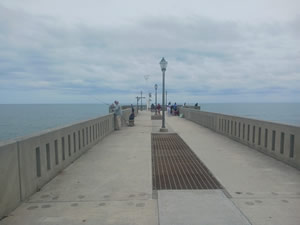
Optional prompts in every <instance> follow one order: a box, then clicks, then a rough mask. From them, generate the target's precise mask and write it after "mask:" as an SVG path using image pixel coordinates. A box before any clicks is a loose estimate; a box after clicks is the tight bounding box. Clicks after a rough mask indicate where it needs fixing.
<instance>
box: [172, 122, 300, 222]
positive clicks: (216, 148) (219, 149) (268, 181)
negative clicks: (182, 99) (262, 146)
mask: <svg viewBox="0 0 300 225" xmlns="http://www.w3.org/2000/svg"><path fill="white" fill-rule="evenodd" d="M167 127H168V128H172V129H173V130H174V131H175V132H178V134H179V135H180V136H181V137H182V138H183V140H184V141H185V142H186V143H187V144H188V145H189V146H190V147H191V149H192V150H193V151H194V152H195V153H196V154H197V155H198V157H199V158H200V159H201V160H202V161H203V162H204V163H205V164H206V166H207V167H208V168H209V169H210V171H211V172H212V173H213V174H214V175H215V177H216V178H217V179H218V180H219V181H220V183H221V184H222V185H223V186H224V187H225V189H226V190H227V192H228V193H229V194H230V195H231V196H232V198H231V200H232V201H233V202H234V203H235V204H236V205H237V206H238V207H239V208H240V209H241V210H242V212H243V213H244V214H245V215H246V216H247V217H248V219H249V220H250V221H251V223H252V224H254V225H266V224H267V225H271V224H272V225H282V224H285V225H287V224H288V225H299V224H300V214H299V212H300V171H299V170H297V169H295V168H293V167H290V166H288V165H286V164H284V163H282V162H280V161H278V160H276V159H274V158H272V157H269V156H266V155H264V154H262V153H260V152H258V151H256V150H254V149H251V148H249V147H247V146H245V145H243V144H240V143H238V142H235V141H233V140H230V139H228V138H227V137H225V136H222V135H220V134H217V133H215V132H213V131H211V130H209V129H207V128H204V127H201V126H199V125H198V124H196V123H193V122H191V121H188V120H185V119H182V118H179V117H167Z"/></svg>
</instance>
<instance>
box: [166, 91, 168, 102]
mask: <svg viewBox="0 0 300 225" xmlns="http://www.w3.org/2000/svg"><path fill="white" fill-rule="evenodd" d="M166 104H168V91H166Z"/></svg>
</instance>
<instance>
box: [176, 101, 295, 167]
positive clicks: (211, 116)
mask: <svg viewBox="0 0 300 225" xmlns="http://www.w3.org/2000/svg"><path fill="white" fill-rule="evenodd" d="M180 113H182V114H183V115H184V118H186V119H188V120H191V121H193V122H195V123H198V124H200V125H202V126H204V127H207V128H209V129H211V130H213V131H215V132H218V133H220V134H223V135H225V136H227V137H229V138H231V139H233V140H236V141H238V142H240V143H243V144H245V145H248V146H250V147H251V148H254V149H256V150H259V151H261V152H263V153H265V154H267V155H270V156H272V157H274V158H276V159H278V160H280V161H283V162H285V163H287V164H289V165H291V166H293V167H296V168H297V169H300V127H296V126H289V125H284V124H279V123H273V122H267V121H260V120H255V119H248V118H242V117H237V116H229V115H224V114H218V113H211V112H204V111H199V110H195V109H187V108H182V107H181V108H180Z"/></svg>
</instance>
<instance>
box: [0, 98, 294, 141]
mask: <svg viewBox="0 0 300 225" xmlns="http://www.w3.org/2000/svg"><path fill="white" fill-rule="evenodd" d="M199 105H200V106H201V110H202V111H208V112H216V113H223V114H227V115H235V116H241V117H247V118H253V119H259V120H266V121H272V122H277V123H283V124H289V125H293V126H300V103H211V104H199ZM107 114H108V105H104V104H17V105H14V104H11V105H10V104H7V105H6V104H0V141H4V140H9V139H13V138H16V137H21V136H27V135H32V134H34V133H38V132H40V131H42V130H46V129H50V128H55V127H59V126H64V125H68V124H72V123H76V122H79V121H82V120H87V119H91V118H95V117H98V116H103V115H107Z"/></svg>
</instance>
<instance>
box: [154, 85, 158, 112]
mask: <svg viewBox="0 0 300 225" xmlns="http://www.w3.org/2000/svg"><path fill="white" fill-rule="evenodd" d="M154 88H155V115H157V84H155V85H154Z"/></svg>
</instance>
